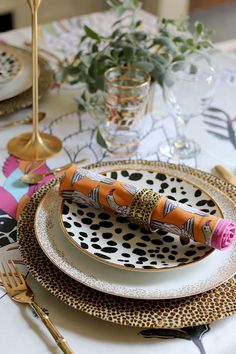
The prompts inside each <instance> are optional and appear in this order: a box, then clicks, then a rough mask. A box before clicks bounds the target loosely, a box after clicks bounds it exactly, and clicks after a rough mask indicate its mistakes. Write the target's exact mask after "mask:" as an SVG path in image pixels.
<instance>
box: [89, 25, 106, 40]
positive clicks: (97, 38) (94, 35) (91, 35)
mask: <svg viewBox="0 0 236 354" xmlns="http://www.w3.org/2000/svg"><path fill="white" fill-rule="evenodd" d="M84 30H85V32H86V34H87V36H88V37H90V38H92V39H95V40H96V41H101V39H102V38H103V37H102V36H100V35H99V34H98V33H97V32H95V31H94V30H92V28H90V27H88V26H87V25H85V26H84Z"/></svg>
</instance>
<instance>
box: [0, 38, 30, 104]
mask: <svg viewBox="0 0 236 354" xmlns="http://www.w3.org/2000/svg"><path fill="white" fill-rule="evenodd" d="M5 58H6V59H5ZM31 61H32V59H31V53H30V52H28V51H27V50H24V49H21V48H18V47H14V46H11V45H8V44H0V67H1V69H0V77H1V78H0V102H1V101H4V100H7V99H9V98H12V97H15V96H17V95H19V94H20V93H22V92H24V91H26V90H27V89H29V88H30V87H31V86H32V69H31Z"/></svg>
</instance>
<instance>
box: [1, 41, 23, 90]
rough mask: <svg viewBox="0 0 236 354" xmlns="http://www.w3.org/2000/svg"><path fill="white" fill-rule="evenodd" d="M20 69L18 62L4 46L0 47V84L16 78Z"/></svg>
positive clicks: (20, 64) (20, 65)
mask: <svg viewBox="0 0 236 354" xmlns="http://www.w3.org/2000/svg"><path fill="white" fill-rule="evenodd" d="M21 68H22V63H21V62H20V60H19V59H18V58H17V57H16V56H15V55H14V54H13V53H9V51H7V50H5V48H4V46H3V48H1V46H0V84H4V83H6V82H8V81H10V80H12V79H13V78H14V77H16V76H17V75H18V74H19V72H20V70H21Z"/></svg>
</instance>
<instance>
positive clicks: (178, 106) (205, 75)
mask: <svg viewBox="0 0 236 354" xmlns="http://www.w3.org/2000/svg"><path fill="white" fill-rule="evenodd" d="M215 88H216V74H215V71H214V69H213V68H212V66H211V65H210V64H209V62H208V60H207V59H206V58H205V57H203V56H201V55H194V56H190V57H189V59H187V60H184V61H178V62H174V63H172V64H171V66H170V68H169V70H168V71H167V74H166V78H165V80H164V85H163V94H164V100H165V102H166V103H167V105H168V107H169V109H170V112H171V114H172V116H173V118H174V123H175V127H176V137H175V138H173V139H169V141H168V142H163V143H161V144H160V146H159V152H160V153H161V154H163V155H165V156H167V157H170V158H172V159H176V160H180V159H187V158H191V157H194V156H195V155H197V154H198V153H199V152H200V146H199V145H198V144H197V143H196V142H195V141H194V140H191V139H188V138H187V137H186V135H185V130H186V124H187V122H188V121H189V120H190V119H191V118H193V117H197V116H200V115H201V114H202V113H203V112H204V111H205V110H206V109H207V108H208V107H209V105H210V104H211V102H212V100H213V97H214V93H215ZM196 134H197V132H196Z"/></svg>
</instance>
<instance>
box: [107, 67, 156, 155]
mask: <svg viewBox="0 0 236 354" xmlns="http://www.w3.org/2000/svg"><path fill="white" fill-rule="evenodd" d="M104 78H105V93H104V100H105V108H106V119H105V121H104V122H103V124H102V126H101V127H100V128H101V134H102V136H103V138H104V139H105V141H106V144H107V149H108V151H109V152H111V153H112V154H115V155H118V156H131V155H133V154H134V153H135V152H136V151H137V148H138V145H139V141H140V131H141V127H142V121H143V118H144V115H145V109H146V105H147V100H148V93H149V86H150V77H149V75H148V74H147V73H146V72H145V71H144V70H141V69H139V68H135V67H130V66H120V67H113V68H111V69H108V70H107V71H106V72H105V74H104Z"/></svg>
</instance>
